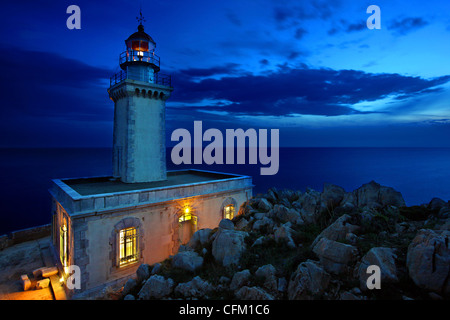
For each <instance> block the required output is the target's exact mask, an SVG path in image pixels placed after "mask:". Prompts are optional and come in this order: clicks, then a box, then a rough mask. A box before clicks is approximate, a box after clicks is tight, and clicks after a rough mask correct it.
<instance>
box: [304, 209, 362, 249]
mask: <svg viewBox="0 0 450 320" xmlns="http://www.w3.org/2000/svg"><path fill="white" fill-rule="evenodd" d="M350 220H351V217H350V216H349V215H348V214H344V215H342V216H340V217H339V218H338V219H337V220H336V221H335V222H333V223H332V224H330V225H329V226H328V227H327V228H325V229H324V230H323V231H322V232H321V233H320V234H319V235H318V236H317V237H316V239H315V240H314V241H313V243H312V245H311V246H312V247H314V246H315V245H316V244H317V243H318V242H319V241H320V239H322V238H327V239H329V240H334V241H341V240H344V239H345V238H346V235H347V234H348V233H354V232H355V231H357V230H358V229H359V226H356V225H353V224H351V223H350Z"/></svg>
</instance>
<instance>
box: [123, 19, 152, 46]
mask: <svg viewBox="0 0 450 320" xmlns="http://www.w3.org/2000/svg"><path fill="white" fill-rule="evenodd" d="M125 44H126V45H127V49H130V50H134V51H153V50H155V48H156V42H155V41H154V40H153V39H152V37H150V36H149V35H148V34H147V33H146V32H145V31H144V26H143V25H142V24H140V25H139V26H138V31H137V32H135V33H133V34H132V35H131V36H129V37H128V39H127V40H125Z"/></svg>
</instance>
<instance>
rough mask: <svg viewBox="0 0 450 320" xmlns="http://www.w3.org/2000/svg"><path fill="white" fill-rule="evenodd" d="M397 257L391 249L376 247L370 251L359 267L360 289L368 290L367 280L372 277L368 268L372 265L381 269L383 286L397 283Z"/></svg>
mask: <svg viewBox="0 0 450 320" xmlns="http://www.w3.org/2000/svg"><path fill="white" fill-rule="evenodd" d="M396 258H397V256H396V255H395V253H394V250H393V249H391V248H383V247H376V248H372V249H370V250H369V251H368V252H367V253H366V254H365V255H364V257H363V258H362V259H361V263H360V265H359V267H358V276H359V282H360V287H361V289H362V290H366V289H367V278H368V277H369V276H370V275H371V274H368V273H367V268H368V267H369V266H371V265H376V266H378V267H379V268H380V273H381V284H383V283H397V282H398V275H397V267H396V265H395V259H396Z"/></svg>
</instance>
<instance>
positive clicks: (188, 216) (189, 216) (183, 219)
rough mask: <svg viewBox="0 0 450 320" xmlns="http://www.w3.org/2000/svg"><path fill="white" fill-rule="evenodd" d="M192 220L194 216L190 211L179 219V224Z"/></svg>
mask: <svg viewBox="0 0 450 320" xmlns="http://www.w3.org/2000/svg"><path fill="white" fill-rule="evenodd" d="M191 219H192V215H191V214H190V212H189V210H188V211H187V212H186V211H185V213H184V214H183V215H181V216H180V217H179V218H178V222H179V223H181V222H184V221H188V220H191Z"/></svg>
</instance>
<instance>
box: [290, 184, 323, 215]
mask: <svg viewBox="0 0 450 320" xmlns="http://www.w3.org/2000/svg"><path fill="white" fill-rule="evenodd" d="M320 197H321V194H320V192H318V191H315V190H313V189H309V188H308V189H307V190H306V192H305V193H304V194H302V195H301V196H300V198H299V199H298V200H297V201H296V202H294V207H296V208H299V210H300V215H301V217H302V219H303V221H305V222H306V223H315V222H316V221H317V220H318V218H319V216H320V214H321V209H322V206H321V202H320Z"/></svg>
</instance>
